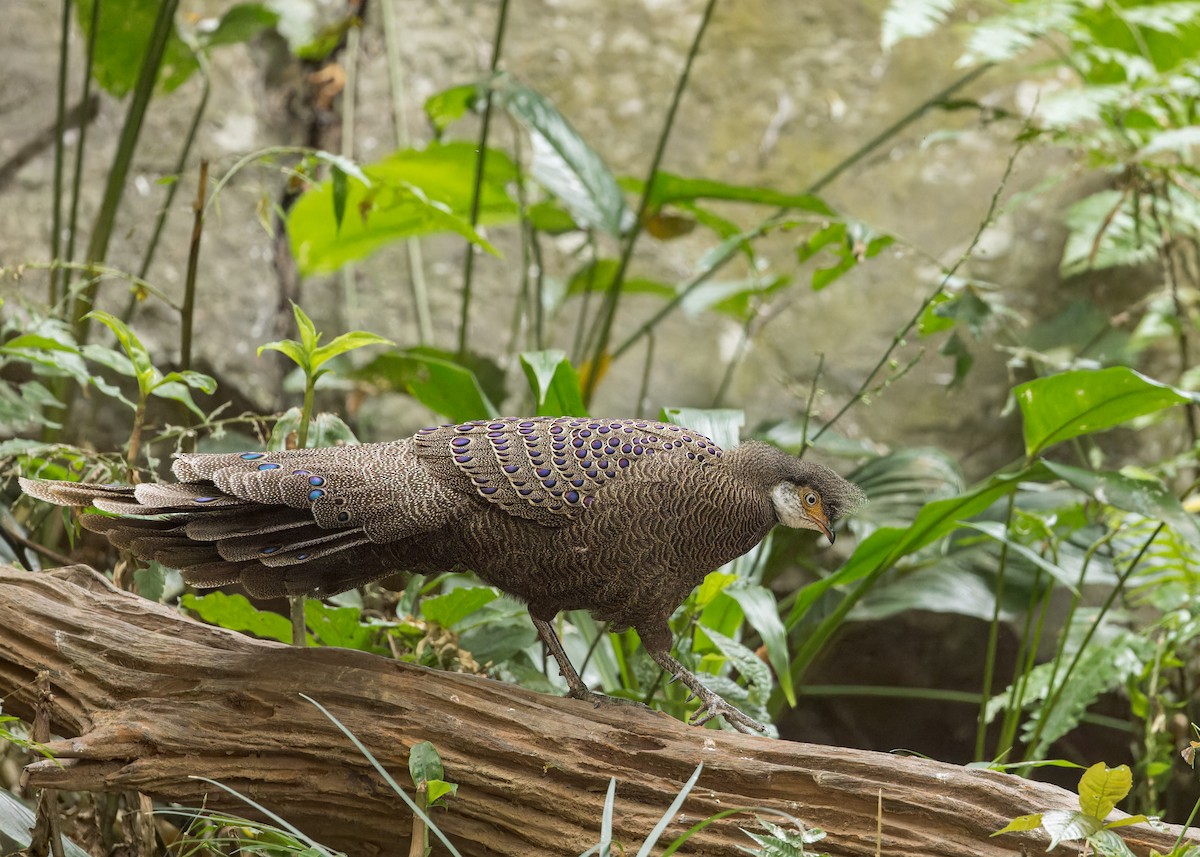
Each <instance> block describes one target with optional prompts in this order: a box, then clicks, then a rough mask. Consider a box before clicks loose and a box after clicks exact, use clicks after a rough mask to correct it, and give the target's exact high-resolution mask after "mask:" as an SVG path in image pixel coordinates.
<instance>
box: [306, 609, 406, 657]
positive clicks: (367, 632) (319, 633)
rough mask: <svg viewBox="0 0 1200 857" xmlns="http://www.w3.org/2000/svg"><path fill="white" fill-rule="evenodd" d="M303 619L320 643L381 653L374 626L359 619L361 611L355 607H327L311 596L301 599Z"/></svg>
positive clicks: (381, 648) (382, 650)
mask: <svg viewBox="0 0 1200 857" xmlns="http://www.w3.org/2000/svg"><path fill="white" fill-rule="evenodd" d="M304 621H305V623H306V624H307V625H308V628H309V631H310V632H311V633H312V636H313V637H315V638H316V639H317V640H319V641H320V642H321V645H322V646H337V647H339V648H343V649H357V650H358V651H360V652H374V653H376V654H383V653H384V652H385V651H386V650H385V649H384V648H383V647H382V646H380V645H378V644H376V643H375V637H376V633H377V632H376V629H374V628H372V627H371V626H370V625H364V624H363V622H362V611H361V610H359V609H357V608H355V607H331V606H329V605H328V604H322V603H321V602H320V601H318V600H317V599H315V598H308V599H305V601H304Z"/></svg>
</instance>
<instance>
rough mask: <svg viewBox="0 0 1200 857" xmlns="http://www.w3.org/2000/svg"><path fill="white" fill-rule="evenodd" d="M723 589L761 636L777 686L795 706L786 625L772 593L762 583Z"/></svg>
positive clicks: (791, 704) (790, 703)
mask: <svg viewBox="0 0 1200 857" xmlns="http://www.w3.org/2000/svg"><path fill="white" fill-rule="evenodd" d="M726 592H727V593H728V594H729V597H730V598H732V599H734V600H735V601H737V603H738V604H740V605H741V607H742V612H743V613H745V614H746V621H747V622H749V623H750V627H752V628H754V630H755V631H757V632H758V636H759V637H761V638H762V641H763V645H764V646H766V648H767V660H769V661H770V662H771V666H772V667H773V668H774V669H775V675H777V676H779V689H780V690H782V691H783V695H784V697H785V698H786V699H787V701H788V705H790V706H792V707H795V705H796V691H795V690H794V689H793V688H792V675H791V672H790V670H789V668H788V639H787V629H785V628H784V627H783V622H781V621H780V619H779V605H778V604H777V603H776V601H775V596H774V595H772V594H771V593H770V592H769V591H768V590H767V589H765V588H763V587H762V586H741V587H734V588H731V589H727V590H726Z"/></svg>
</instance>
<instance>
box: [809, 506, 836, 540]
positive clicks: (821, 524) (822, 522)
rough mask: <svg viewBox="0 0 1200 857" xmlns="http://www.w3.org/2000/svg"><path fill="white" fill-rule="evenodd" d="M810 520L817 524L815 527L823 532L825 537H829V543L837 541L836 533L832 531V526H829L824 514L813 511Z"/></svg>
mask: <svg viewBox="0 0 1200 857" xmlns="http://www.w3.org/2000/svg"><path fill="white" fill-rule="evenodd" d="M812 522H813V523H814V524H816V525H817V529H819V530H820V531H821V532H822V533H824V534H825V538H827V539H829V543H830V544H833V543H834V542H835V541H837V533H835V532H834V531H833V527H831V526H829V522H828V520H827V519H826V518H825V516H824V515H822V514H821V513H820V512H815V513H814V514H813V516H812Z"/></svg>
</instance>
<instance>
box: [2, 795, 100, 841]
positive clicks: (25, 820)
mask: <svg viewBox="0 0 1200 857" xmlns="http://www.w3.org/2000/svg"><path fill="white" fill-rule="evenodd" d="M36 825H37V816H36V815H35V814H34V811H33V810H32V809H30V808H29V807H27V806H25V804H23V803H22V802H21V800H20V798H18V797H17V796H16V795H14V794H13V793H12V792H10V791H8V790H7V789H0V834H3V837H2V838H7V839H11V840H12V841H13V842H15V843H16V844H17V850H22V849H25V848H27V847H28V846H29V843H30V842H31V841H32V838H33V837H32V831H33V828H34V827H35V826H36ZM61 842H62V844H63V854H64V857H88V852H87V851H85V850H83V849H82V848H80V847H79V846H78V845H76V844H75V843H74V842H73V841H71V840H70V839H68V838H66V837H65V836H64V837H62V838H61Z"/></svg>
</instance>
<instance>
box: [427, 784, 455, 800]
mask: <svg viewBox="0 0 1200 857" xmlns="http://www.w3.org/2000/svg"><path fill="white" fill-rule="evenodd" d="M456 794H458V783H448V782H446V781H445V780H426V781H425V796H426V799H427V800H428V801H429V805H430V806H432V805H433V804H435V803H437V802H438V801H439V800H441V799H442V798H444V797H454V796H455V795H456Z"/></svg>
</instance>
